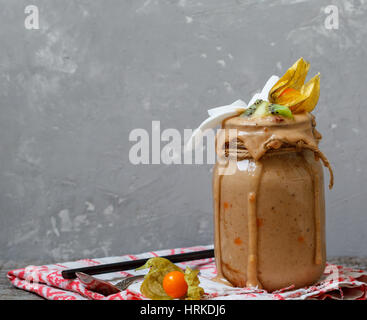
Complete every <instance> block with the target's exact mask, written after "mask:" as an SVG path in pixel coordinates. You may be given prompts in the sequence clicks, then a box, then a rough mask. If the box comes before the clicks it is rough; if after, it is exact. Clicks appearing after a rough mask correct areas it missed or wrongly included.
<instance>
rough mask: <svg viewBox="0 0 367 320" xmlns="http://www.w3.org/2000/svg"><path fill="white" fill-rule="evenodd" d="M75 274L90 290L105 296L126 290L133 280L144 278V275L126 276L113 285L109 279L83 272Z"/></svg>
mask: <svg viewBox="0 0 367 320" xmlns="http://www.w3.org/2000/svg"><path fill="white" fill-rule="evenodd" d="M75 274H76V276H77V278H78V279H79V280H80V282H81V283H83V284H84V286H85V287H86V288H87V289H88V290H91V291H93V292H97V293H100V294H102V295H104V296H109V295H111V294H115V293H118V292H120V291H123V290H126V289H127V288H128V287H129V285H131V284H132V283H133V282H135V281H137V280H140V279H142V278H144V275H138V276H131V277H126V278H123V279H122V280H121V281H119V282H118V283H116V284H115V285H113V284H112V283H110V282H108V281H103V280H100V279H98V278H95V277H93V276H91V275H89V274H85V273H83V272H76V273H75Z"/></svg>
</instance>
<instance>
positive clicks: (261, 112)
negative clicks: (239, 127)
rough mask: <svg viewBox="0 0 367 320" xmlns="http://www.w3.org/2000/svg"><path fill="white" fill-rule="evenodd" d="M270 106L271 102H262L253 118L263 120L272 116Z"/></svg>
mask: <svg viewBox="0 0 367 320" xmlns="http://www.w3.org/2000/svg"><path fill="white" fill-rule="evenodd" d="M269 105H270V103H269V102H267V101H263V100H261V102H260V103H259V104H258V106H257V108H256V111H255V112H254V113H253V115H252V116H253V117H256V118H261V117H266V116H268V115H270V113H269Z"/></svg>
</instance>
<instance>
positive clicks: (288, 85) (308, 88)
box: [269, 58, 320, 113]
mask: <svg viewBox="0 0 367 320" xmlns="http://www.w3.org/2000/svg"><path fill="white" fill-rule="evenodd" d="M309 68H310V64H309V63H308V62H306V61H305V60H303V58H300V59H299V60H298V61H296V63H295V64H294V65H293V66H292V67H290V68H289V69H288V70H287V72H286V73H285V74H284V76H283V77H281V78H280V79H279V80H278V82H277V83H276V84H275V85H274V86H273V87H272V88H271V89H270V92H269V101H270V102H272V103H277V104H280V105H282V106H286V107H288V108H289V109H290V110H291V111H292V113H302V112H305V111H307V112H311V111H312V110H313V109H314V108H315V107H316V104H317V101H318V100H319V96H320V74H317V75H316V76H314V77H313V78H312V79H311V80H310V81H308V82H307V83H306V84H305V83H304V82H305V79H306V76H307V72H308V69H309Z"/></svg>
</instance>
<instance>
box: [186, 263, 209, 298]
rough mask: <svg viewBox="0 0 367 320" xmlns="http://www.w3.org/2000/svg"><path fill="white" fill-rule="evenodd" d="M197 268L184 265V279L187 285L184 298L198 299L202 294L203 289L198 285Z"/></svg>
mask: <svg viewBox="0 0 367 320" xmlns="http://www.w3.org/2000/svg"><path fill="white" fill-rule="evenodd" d="M198 274H199V270H192V269H191V268H189V267H186V270H185V281H186V283H187V285H188V288H187V294H186V300H200V298H201V296H202V295H203V294H204V289H203V288H201V287H199V284H200V280H199V278H198Z"/></svg>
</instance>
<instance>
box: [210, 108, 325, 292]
mask: <svg viewBox="0 0 367 320" xmlns="http://www.w3.org/2000/svg"><path fill="white" fill-rule="evenodd" d="M222 129H223V130H221V131H220V132H219V133H218V135H217V142H216V143H217V152H218V161H217V163H216V165H215V167H214V172H213V199H214V226H215V241H214V243H215V258H216V265H217V271H218V277H219V278H225V279H226V280H228V281H229V282H230V283H231V284H232V285H234V286H237V287H245V286H247V287H256V286H258V287H259V288H264V289H266V290H268V291H273V290H277V289H281V288H285V287H288V286H291V285H294V286H295V288H299V287H303V286H306V285H311V284H313V283H315V282H316V281H317V280H318V279H319V278H320V276H321V275H322V273H323V270H324V268H325V258H326V249H325V200H324V178H323V168H322V165H321V163H320V158H321V159H322V161H323V162H324V164H325V165H327V166H328V162H327V160H326V158H325V157H324V156H323V154H322V153H321V152H320V151H319V150H318V141H319V139H320V138H321V135H320V134H319V133H318V132H317V131H316V129H315V122H314V119H313V118H312V116H311V115H309V114H302V115H300V116H295V118H294V120H281V121H279V118H278V119H277V120H276V118H268V119H260V120H249V119H248V118H242V117H233V118H230V119H227V120H225V121H224V122H223V123H222ZM228 129H232V130H230V131H232V132H233V129H235V132H236V134H235V135H232V137H231V136H230V134H228V131H229V130H228ZM331 184H332V182H331Z"/></svg>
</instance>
